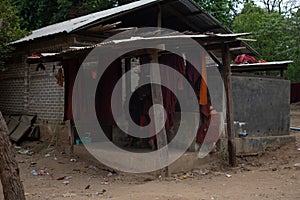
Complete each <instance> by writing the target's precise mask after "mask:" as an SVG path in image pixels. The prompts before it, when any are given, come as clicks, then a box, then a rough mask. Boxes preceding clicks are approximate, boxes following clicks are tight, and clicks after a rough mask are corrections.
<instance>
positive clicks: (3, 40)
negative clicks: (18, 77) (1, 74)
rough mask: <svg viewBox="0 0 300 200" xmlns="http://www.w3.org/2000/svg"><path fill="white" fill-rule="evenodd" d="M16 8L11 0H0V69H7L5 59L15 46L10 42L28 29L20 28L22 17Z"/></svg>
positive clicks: (21, 35)
mask: <svg viewBox="0 0 300 200" xmlns="http://www.w3.org/2000/svg"><path fill="white" fill-rule="evenodd" d="M16 12H17V11H16V8H15V7H14V6H12V5H11V3H10V0H0V19H1V20H0V21H1V25H0V26H1V28H0V70H4V69H5V65H4V63H5V61H6V60H7V59H8V58H9V53H10V52H11V51H12V50H13V48H12V47H11V46H10V45H9V42H12V41H14V40H17V39H19V38H21V37H23V36H24V35H25V33H26V31H24V30H21V29H20V19H19V18H18V17H17V15H16Z"/></svg>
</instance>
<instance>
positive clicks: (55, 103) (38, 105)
mask: <svg viewBox="0 0 300 200" xmlns="http://www.w3.org/2000/svg"><path fill="white" fill-rule="evenodd" d="M43 64H44V66H45V70H40V71H36V68H37V64H31V65H30V66H29V92H28V111H29V112H30V113H36V114H37V115H38V120H40V121H42V122H48V123H54V122H61V121H63V116H64V87H61V86H59V85H58V84H57V79H56V78H55V75H56V74H57V71H58V68H59V67H58V66H59V65H60V63H58V62H51V63H43ZM53 65H54V66H55V70H54V72H53V71H52V69H53Z"/></svg>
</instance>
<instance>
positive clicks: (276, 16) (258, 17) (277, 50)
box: [233, 2, 300, 82]
mask: <svg viewBox="0 0 300 200" xmlns="http://www.w3.org/2000/svg"><path fill="white" fill-rule="evenodd" d="M297 13H298V12H297ZM297 13H295V14H294V15H293V17H292V18H288V17H284V16H283V15H281V14H280V13H279V12H268V11H267V10H265V9H263V8H260V7H258V6H256V5H255V4H254V3H253V2H250V3H246V4H245V5H244V8H243V10H242V12H241V13H240V14H239V15H238V16H237V17H236V18H235V19H234V22H233V30H234V32H252V33H253V35H252V36H251V37H252V38H255V39H257V42H255V43H251V46H252V47H254V49H256V50H257V51H258V52H259V53H260V54H261V58H262V59H265V60H267V61H275V60H293V61H294V63H293V64H291V65H290V67H289V70H288V71H287V73H286V75H287V76H288V78H290V79H291V80H292V81H293V82H295V81H300V73H299V67H300V65H299V64H300V63H299V48H300V46H299V16H298V15H299V14H298V15H297ZM297 16H298V17H297ZM297 30H298V32H297Z"/></svg>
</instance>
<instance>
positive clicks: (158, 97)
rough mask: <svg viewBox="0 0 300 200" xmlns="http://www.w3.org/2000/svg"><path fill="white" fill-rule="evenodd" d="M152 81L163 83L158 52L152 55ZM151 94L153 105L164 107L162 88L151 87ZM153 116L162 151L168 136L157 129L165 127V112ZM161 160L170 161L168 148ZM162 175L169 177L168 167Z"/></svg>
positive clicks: (164, 131) (162, 153)
mask: <svg viewBox="0 0 300 200" xmlns="http://www.w3.org/2000/svg"><path fill="white" fill-rule="evenodd" d="M150 79H151V82H152V83H161V76H160V68H159V64H158V54H157V52H155V53H153V54H152V55H151V67H150ZM151 93H152V102H153V105H154V104H160V105H163V96H162V91H161V87H160V86H159V87H153V86H151ZM152 116H153V117H154V122H155V132H156V133H157V134H156V142H157V149H158V150H161V149H162V148H164V147H166V145H167V134H166V130H165V128H163V129H162V130H160V131H159V132H158V130H157V128H156V127H164V122H165V117H164V111H163V110H154V113H153V114H152ZM162 123H163V124H162ZM160 158H161V159H163V160H168V159H169V155H168V150H167V148H165V150H163V151H161V152H160ZM163 162H164V161H163ZM162 175H164V176H169V169H168V167H165V168H164V169H163V173H162Z"/></svg>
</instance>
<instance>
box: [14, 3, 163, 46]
mask: <svg viewBox="0 0 300 200" xmlns="http://www.w3.org/2000/svg"><path fill="white" fill-rule="evenodd" d="M160 1H162V0H141V1H136V2H133V3H129V4H126V5H123V6H118V7H115V8H111V9H108V10H103V11H100V12H96V13H92V14H89V15H85V16H82V17H77V18H74V19H71V20H67V21H64V22H60V23H56V24H52V25H49V26H46V27H44V28H41V29H37V30H35V31H32V33H31V34H30V35H29V36H26V37H24V38H22V39H20V40H17V41H14V42H12V44H16V43H20V42H24V41H29V40H33V39H36V38H40V37H43V36H49V35H54V34H58V33H63V32H66V33H70V32H72V31H75V30H77V29H78V28H81V27H82V26H85V25H88V24H90V23H92V22H95V21H97V20H100V19H103V18H106V17H109V16H112V15H115V14H119V13H122V12H128V11H130V10H133V9H136V8H139V7H142V6H146V5H150V4H152V3H156V2H160Z"/></svg>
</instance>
